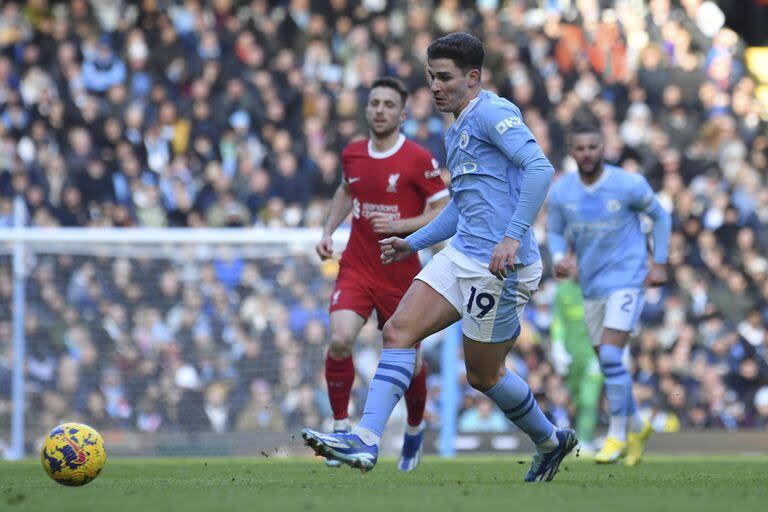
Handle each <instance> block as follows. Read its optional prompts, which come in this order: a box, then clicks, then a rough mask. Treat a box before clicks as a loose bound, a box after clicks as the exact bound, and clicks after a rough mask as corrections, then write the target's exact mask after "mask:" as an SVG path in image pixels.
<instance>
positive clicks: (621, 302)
mask: <svg viewBox="0 0 768 512" xmlns="http://www.w3.org/2000/svg"><path fill="white" fill-rule="evenodd" d="M644 304H645V291H644V290H642V289H641V288H625V289H623V290H617V291H615V292H613V293H612V294H610V295H609V296H608V297H607V298H605V299H594V300H590V299H585V300H584V322H585V323H586V324H587V332H589V338H590V340H591V341H592V345H594V346H598V345H600V340H601V339H602V337H603V329H605V328H606V327H607V328H609V329H616V330H617V331H624V332H628V333H631V332H633V331H634V330H635V328H636V327H637V323H638V320H639V319H640V313H642V311H643V305H644Z"/></svg>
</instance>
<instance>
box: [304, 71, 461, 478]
mask: <svg viewBox="0 0 768 512" xmlns="http://www.w3.org/2000/svg"><path fill="white" fill-rule="evenodd" d="M407 98H408V91H407V90H406V88H405V86H404V85H403V84H402V82H400V81H399V80H397V79H396V78H392V77H384V78H379V79H378V80H376V81H375V82H374V83H373V84H372V87H371V91H370V93H369V95H368V103H367V104H366V107H365V116H366V119H367V121H368V126H369V132H370V138H369V139H367V140H361V141H357V142H352V143H350V144H349V145H348V146H347V147H346V148H344V151H343V152H342V172H343V181H342V183H341V185H340V186H339V188H338V189H337V190H336V193H335V194H334V196H333V199H332V201H331V206H330V210H329V213H328V218H327V220H326V222H325V225H324V227H323V237H322V239H321V240H320V242H319V243H318V244H317V247H316V250H317V253H318V255H319V256H320V258H321V259H323V260H325V259H328V258H331V257H333V245H332V239H331V236H332V235H333V232H334V231H336V229H337V228H338V227H339V225H340V224H341V223H342V222H343V221H344V219H346V218H347V216H348V215H349V213H350V212H351V213H352V232H351V235H350V238H349V243H348V244H347V248H346V250H345V251H344V253H343V255H342V257H341V262H340V270H339V275H338V278H337V280H336V288H335V290H334V292H333V295H332V296H331V304H330V324H331V343H330V347H329V348H328V353H327V355H326V360H325V378H326V382H327V385H328V398H329V400H330V402H331V409H332V410H333V418H334V431H336V432H347V431H348V430H349V429H350V424H349V413H348V411H347V409H348V406H349V397H350V392H351V390H352V384H353V382H354V380H355V367H354V362H353V360H352V349H353V347H354V343H355V339H356V338H357V336H358V334H359V333H360V329H361V328H362V327H363V324H364V323H365V321H366V319H367V318H368V317H369V316H370V315H371V312H372V311H373V310H376V318H377V320H378V322H379V327H380V328H381V327H382V326H383V325H384V323H385V322H386V321H387V320H388V319H389V317H390V316H392V313H394V311H395V308H396V307H397V304H398V302H400V299H401V298H402V296H403V294H404V293H405V291H406V290H407V289H408V286H409V285H410V283H411V281H412V280H413V278H414V277H415V276H416V274H418V273H419V271H420V270H421V264H420V263H419V258H418V256H417V255H416V254H412V255H410V257H408V258H406V259H404V260H403V261H401V262H399V263H397V264H396V265H394V266H391V267H387V268H385V267H384V266H383V265H382V262H381V259H380V257H379V255H380V251H379V240H380V239H382V238H385V237H387V236H391V235H393V234H400V233H402V234H407V233H412V232H413V231H416V230H417V229H419V228H421V227H422V226H424V225H425V224H427V223H428V222H429V221H431V220H432V219H433V218H434V217H435V216H436V215H437V214H438V212H439V211H440V210H441V209H442V208H443V207H444V206H445V204H446V203H447V202H448V190H447V189H446V188H445V184H444V183H443V181H442V178H441V176H440V169H439V168H438V163H437V161H436V160H435V159H434V158H433V157H432V155H431V154H430V153H429V152H428V151H427V150H425V149H424V148H422V147H421V146H419V145H418V144H416V143H414V142H411V141H408V140H406V138H405V136H404V135H403V134H402V133H400V125H401V123H402V122H403V121H404V120H405V105H406V100H407ZM426 374H427V368H426V364H424V362H423V361H422V360H421V356H420V354H419V357H418V361H417V365H416V367H415V370H414V378H413V380H412V381H411V383H410V386H409V387H408V388H407V390H406V392H405V402H406V407H407V410H408V425H407V426H406V432H405V440H404V443H403V450H402V454H401V457H400V461H399V463H398V469H400V470H401V471H411V470H413V469H415V468H416V467H417V466H418V464H419V461H420V459H421V452H422V440H423V435H424V424H423V417H424V407H425V405H426V397H427V387H426ZM326 463H327V464H328V465H329V466H338V465H339V463H338V462H337V461H335V460H333V459H326Z"/></svg>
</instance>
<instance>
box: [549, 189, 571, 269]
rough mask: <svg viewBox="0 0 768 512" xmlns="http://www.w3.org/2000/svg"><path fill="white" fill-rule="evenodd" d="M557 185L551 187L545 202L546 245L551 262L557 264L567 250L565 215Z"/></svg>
mask: <svg viewBox="0 0 768 512" xmlns="http://www.w3.org/2000/svg"><path fill="white" fill-rule="evenodd" d="M557 188H558V187H557V185H556V186H555V187H553V188H552V192H551V193H550V194H549V202H548V203H547V245H548V246H549V252H550V254H551V255H552V262H553V263H555V264H557V263H559V262H560V261H561V260H562V259H563V258H564V257H565V254H566V253H567V252H568V242H567V241H566V237H565V224H566V223H565V216H564V215H563V212H562V209H561V206H560V202H559V200H558V193H557Z"/></svg>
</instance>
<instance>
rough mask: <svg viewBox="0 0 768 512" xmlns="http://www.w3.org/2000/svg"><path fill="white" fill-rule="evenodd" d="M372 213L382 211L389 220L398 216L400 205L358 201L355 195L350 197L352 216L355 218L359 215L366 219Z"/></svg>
mask: <svg viewBox="0 0 768 512" xmlns="http://www.w3.org/2000/svg"><path fill="white" fill-rule="evenodd" d="M374 213H382V214H384V217H385V218H387V219H390V220H397V219H399V218H400V207H399V206H398V205H396V204H379V203H362V204H361V203H360V201H359V200H358V199H357V198H356V197H355V198H353V199H352V216H353V217H354V218H356V219H359V218H360V217H362V218H364V219H367V218H369V217H370V216H371V215H372V214H374Z"/></svg>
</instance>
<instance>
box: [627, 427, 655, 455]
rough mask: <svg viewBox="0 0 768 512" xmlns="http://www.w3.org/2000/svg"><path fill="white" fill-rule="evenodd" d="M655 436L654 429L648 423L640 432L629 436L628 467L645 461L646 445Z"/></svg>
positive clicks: (631, 433)
mask: <svg viewBox="0 0 768 512" xmlns="http://www.w3.org/2000/svg"><path fill="white" fill-rule="evenodd" d="M651 434H653V427H651V424H650V423H648V422H647V421H646V422H645V425H644V426H643V429H642V430H641V431H640V432H635V433H633V432H630V433H628V434H627V458H626V459H625V460H624V463H625V464H626V465H627V466H637V465H638V464H639V463H640V461H641V460H643V453H644V452H645V445H646V444H647V443H648V439H649V438H650V437H651Z"/></svg>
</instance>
